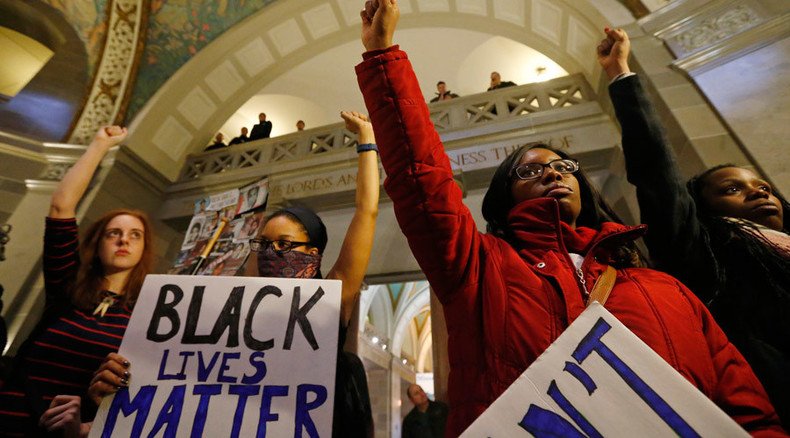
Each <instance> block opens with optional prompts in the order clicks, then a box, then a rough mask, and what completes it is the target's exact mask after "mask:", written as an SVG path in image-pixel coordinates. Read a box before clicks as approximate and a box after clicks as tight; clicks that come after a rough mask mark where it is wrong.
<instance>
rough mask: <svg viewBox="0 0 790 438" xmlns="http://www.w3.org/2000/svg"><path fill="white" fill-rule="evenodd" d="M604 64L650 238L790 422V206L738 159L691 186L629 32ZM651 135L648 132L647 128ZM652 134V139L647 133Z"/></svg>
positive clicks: (609, 49) (611, 35) (605, 50)
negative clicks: (633, 55)
mask: <svg viewBox="0 0 790 438" xmlns="http://www.w3.org/2000/svg"><path fill="white" fill-rule="evenodd" d="M598 50H599V57H598V59H599V61H600V63H601V65H602V66H603V67H604V70H605V71H606V73H607V75H608V76H609V77H610V79H613V78H616V77H622V76H628V77H626V78H623V79H620V80H617V81H614V82H613V83H612V84H611V85H610V86H609V93H610V95H611V97H612V102H613V103H614V108H615V112H616V114H617V117H618V119H619V120H620V121H621V125H622V128H623V151H624V153H625V162H626V169H627V171H628V180H629V181H630V182H631V183H632V184H634V185H635V186H636V188H637V199H638V201H639V208H640V210H641V213H642V217H641V220H642V221H643V222H644V223H645V224H647V225H648V227H649V233H648V234H647V236H646V237H645V243H646V244H647V247H648V249H649V250H650V256H651V258H652V260H653V261H654V262H655V263H656V267H657V268H658V269H661V270H664V271H666V272H668V273H670V274H672V275H674V276H676V277H677V278H679V279H681V280H682V281H683V282H684V283H685V284H687V285H688V286H689V288H691V290H692V291H694V293H695V294H697V296H698V297H699V298H700V299H701V300H703V301H704V302H706V303H707V304H708V307H709V308H710V311H711V313H712V314H713V316H714V317H715V318H716V321H718V323H719V324H721V327H722V329H723V330H724V332H725V333H727V336H728V337H729V338H730V340H731V341H732V343H733V344H735V345H736V346H737V347H738V349H739V350H740V351H741V352H742V353H743V355H744V357H746V359H747V360H748V361H749V364H750V365H751V366H752V368H753V369H754V373H755V374H756V375H757V377H758V378H759V379H760V381H761V382H762V384H763V386H765V390H766V392H768V395H769V396H770V398H771V401H772V402H773V404H774V407H775V408H776V411H777V413H778V414H779V417H780V418H781V419H782V421H783V422H784V425H785V426H786V427H787V426H788V425H790V234H788V230H790V226H788V219H787V217H788V216H787V215H788V212H790V203H788V202H787V200H786V199H785V198H784V197H782V195H781V194H780V193H779V192H778V191H777V190H775V189H774V188H773V187H771V185H770V184H768V182H767V181H765V180H764V179H763V178H761V177H759V176H758V175H756V174H755V173H754V172H753V171H751V170H749V169H744V168H742V167H738V166H735V165H732V164H725V165H720V166H715V167H712V168H710V169H708V170H706V171H704V172H703V173H701V174H700V175H697V176H696V177H694V178H692V179H691V180H690V181H689V182H688V184H685V183H684V181H683V178H682V177H681V176H680V170H679V169H678V165H677V164H676V158H675V156H674V153H673V151H672V148H671V147H670V145H669V143H668V142H667V140H666V138H665V135H664V133H663V130H662V128H661V126H660V124H658V123H655V121H656V120H658V116H657V115H656V114H655V110H654V109H653V107H652V105H651V104H650V101H649V100H648V99H647V97H646V93H645V91H644V90H643V88H642V85H641V83H640V81H639V78H638V77H637V76H636V75H633V74H632V73H631V72H630V69H629V67H628V53H629V51H630V41H629V39H628V35H627V34H626V33H625V32H623V31H622V30H619V29H611V30H608V32H607V38H606V39H604V40H603V41H602V42H601V45H600V46H599V48H598ZM642 133H648V135H645V134H642ZM645 139H647V141H646V140H645Z"/></svg>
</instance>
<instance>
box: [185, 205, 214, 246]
mask: <svg viewBox="0 0 790 438" xmlns="http://www.w3.org/2000/svg"><path fill="white" fill-rule="evenodd" d="M210 215H211V213H200V214H196V215H195V216H193V217H192V220H191V221H190V222H189V227H187V232H186V234H185V235H184V242H183V243H182V244H181V250H185V249H192V248H194V247H195V245H196V244H197V242H198V241H200V240H201V239H202V237H201V236H203V235H204V234H205V231H204V229H205V228H208V226H207V225H208V222H210V217H209V216H210Z"/></svg>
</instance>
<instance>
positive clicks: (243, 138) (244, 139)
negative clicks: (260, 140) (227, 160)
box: [229, 126, 250, 146]
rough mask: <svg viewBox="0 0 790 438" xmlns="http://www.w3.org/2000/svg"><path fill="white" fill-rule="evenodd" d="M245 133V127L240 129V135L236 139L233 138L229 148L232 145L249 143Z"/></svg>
mask: <svg viewBox="0 0 790 438" xmlns="http://www.w3.org/2000/svg"><path fill="white" fill-rule="evenodd" d="M247 132H248V131H247V127H246V126H245V127H242V128H241V135H239V136H238V137H233V140H231V141H230V144H229V146H233V145H234V144H240V143H246V142H248V141H250V138H249V137H247Z"/></svg>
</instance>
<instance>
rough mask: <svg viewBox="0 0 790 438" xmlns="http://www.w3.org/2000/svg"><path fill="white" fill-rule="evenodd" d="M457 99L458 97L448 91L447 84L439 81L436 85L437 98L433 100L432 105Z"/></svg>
mask: <svg viewBox="0 0 790 438" xmlns="http://www.w3.org/2000/svg"><path fill="white" fill-rule="evenodd" d="M456 97H458V95H457V94H455V93H453V92H452V91H450V90H448V89H447V84H445V83H444V81H439V82H437V83H436V97H434V98H433V99H431V103H434V102H439V101H442V100H450V99H455V98H456Z"/></svg>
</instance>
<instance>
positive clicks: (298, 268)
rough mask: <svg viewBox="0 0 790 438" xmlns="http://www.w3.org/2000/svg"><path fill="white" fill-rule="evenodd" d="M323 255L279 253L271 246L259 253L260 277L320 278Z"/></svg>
mask: <svg viewBox="0 0 790 438" xmlns="http://www.w3.org/2000/svg"><path fill="white" fill-rule="evenodd" d="M320 268H321V254H318V255H311V254H305V253H303V252H299V251H289V252H286V253H282V254H280V253H278V252H277V251H275V250H274V249H273V248H272V247H271V246H269V247H268V248H266V250H265V251H263V252H259V253H258V275H260V276H261V277H275V278H318V275H317V274H318V272H319V271H318V270H319V269H320Z"/></svg>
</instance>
